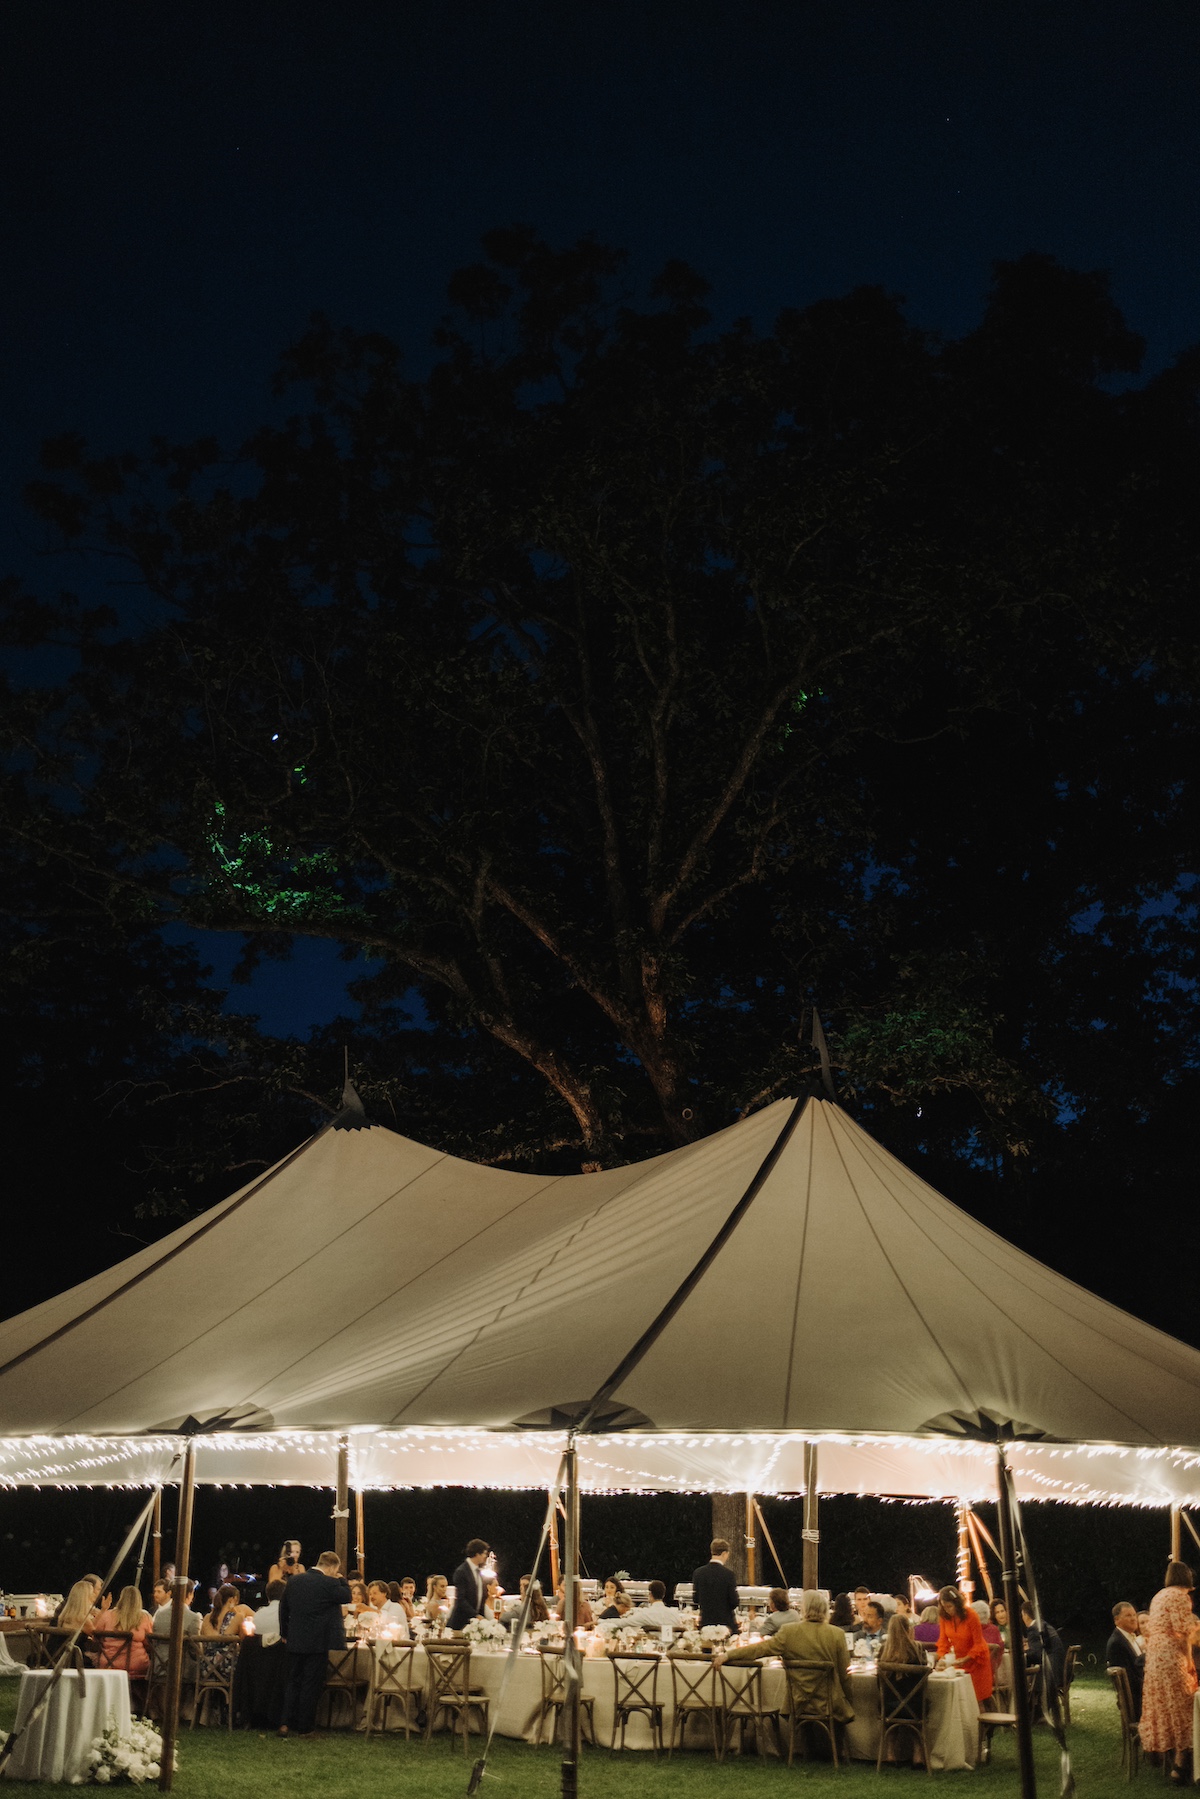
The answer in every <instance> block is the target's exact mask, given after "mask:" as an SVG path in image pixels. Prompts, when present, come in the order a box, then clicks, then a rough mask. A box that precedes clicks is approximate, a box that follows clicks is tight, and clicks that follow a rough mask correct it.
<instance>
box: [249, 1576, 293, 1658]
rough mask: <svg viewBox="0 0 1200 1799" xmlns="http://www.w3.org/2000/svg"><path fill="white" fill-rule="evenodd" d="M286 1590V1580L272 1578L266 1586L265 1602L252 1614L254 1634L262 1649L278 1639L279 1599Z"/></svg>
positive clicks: (267, 1647)
mask: <svg viewBox="0 0 1200 1799" xmlns="http://www.w3.org/2000/svg"><path fill="white" fill-rule="evenodd" d="M286 1592H287V1582H286V1581H283V1580H273V1581H271V1583H270V1585H269V1586H268V1587H267V1603H266V1604H265V1605H260V1606H259V1608H258V1610H257V1611H256V1612H255V1614H254V1634H255V1636H256V1637H257V1638H258V1640H259V1642H260V1643H261V1644H262V1646H263V1648H264V1649H269V1648H270V1647H271V1645H272V1643H277V1642H278V1641H279V1601H280V1600H281V1599H282V1598H283V1596H284V1594H285V1593H286Z"/></svg>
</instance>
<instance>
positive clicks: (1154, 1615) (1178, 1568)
mask: <svg viewBox="0 0 1200 1799" xmlns="http://www.w3.org/2000/svg"><path fill="white" fill-rule="evenodd" d="M1192 1584H1193V1583H1192V1571H1191V1569H1190V1568H1189V1567H1188V1566H1187V1565H1186V1563H1184V1562H1168V1563H1167V1576H1166V1581H1165V1583H1164V1585H1163V1589H1162V1591H1161V1593H1156V1594H1155V1595H1154V1598H1153V1599H1152V1600H1151V1601H1150V1631H1149V1636H1148V1638H1147V1642H1146V1676H1145V1684H1144V1685H1143V1688H1142V1722H1141V1735H1142V1748H1143V1749H1147V1750H1149V1751H1150V1752H1151V1753H1152V1754H1154V1755H1173V1756H1174V1758H1175V1765H1174V1767H1173V1768H1172V1769H1171V1780H1172V1781H1173V1782H1174V1784H1175V1785H1176V1786H1182V1785H1183V1781H1184V1772H1183V1767H1184V1761H1185V1759H1186V1757H1187V1754H1188V1751H1189V1750H1190V1749H1191V1746H1192V1695H1193V1694H1194V1693H1195V1691H1196V1669H1195V1666H1194V1665H1193V1662H1192V1644H1193V1643H1194V1642H1195V1641H1196V1636H1197V1633H1198V1632H1200V1620H1198V1619H1197V1618H1196V1616H1195V1614H1194V1613H1193V1611H1192Z"/></svg>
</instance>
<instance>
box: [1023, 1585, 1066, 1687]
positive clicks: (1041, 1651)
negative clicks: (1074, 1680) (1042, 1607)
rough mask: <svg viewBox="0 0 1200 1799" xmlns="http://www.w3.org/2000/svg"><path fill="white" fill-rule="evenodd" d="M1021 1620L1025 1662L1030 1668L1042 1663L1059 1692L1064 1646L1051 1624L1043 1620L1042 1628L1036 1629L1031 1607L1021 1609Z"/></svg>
mask: <svg viewBox="0 0 1200 1799" xmlns="http://www.w3.org/2000/svg"><path fill="white" fill-rule="evenodd" d="M1021 1620H1022V1622H1023V1624H1024V1626H1025V1660H1026V1661H1027V1662H1028V1663H1029V1666H1030V1667H1033V1666H1034V1664H1035V1663H1042V1662H1044V1663H1045V1665H1046V1670H1047V1672H1048V1674H1049V1676H1050V1678H1051V1680H1053V1682H1054V1684H1055V1686H1056V1687H1058V1688H1059V1689H1060V1690H1061V1688H1062V1681H1063V1671H1064V1669H1065V1668H1066V1665H1067V1649H1066V1644H1065V1643H1064V1642H1063V1640H1062V1638H1061V1637H1060V1636H1059V1634H1058V1632H1057V1631H1056V1630H1055V1628H1054V1626H1053V1624H1048V1623H1047V1622H1046V1620H1045V1618H1043V1619H1042V1628H1041V1629H1040V1630H1039V1629H1038V1627H1037V1625H1036V1624H1035V1623H1034V1618H1033V1607H1032V1606H1031V1605H1023V1606H1022V1607H1021Z"/></svg>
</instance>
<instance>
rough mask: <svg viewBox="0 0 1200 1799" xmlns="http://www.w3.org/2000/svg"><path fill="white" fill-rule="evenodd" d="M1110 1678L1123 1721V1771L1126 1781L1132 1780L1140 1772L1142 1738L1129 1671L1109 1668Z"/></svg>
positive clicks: (1118, 1713) (1118, 1710) (1119, 1714)
mask: <svg viewBox="0 0 1200 1799" xmlns="http://www.w3.org/2000/svg"><path fill="white" fill-rule="evenodd" d="M1108 1678H1109V1679H1110V1680H1111V1681H1112V1684H1113V1691H1114V1692H1115V1693H1116V1696H1117V1716H1118V1717H1119V1718H1120V1720H1121V1769H1122V1772H1123V1773H1124V1775H1125V1778H1126V1780H1132V1779H1133V1777H1134V1775H1135V1774H1136V1773H1137V1771H1138V1762H1139V1760H1140V1758H1141V1753H1142V1738H1141V1733H1140V1731H1139V1730H1138V1723H1137V1718H1136V1716H1135V1710H1136V1708H1135V1706H1134V1703H1133V1688H1132V1687H1131V1686H1130V1684H1129V1671H1128V1669H1126V1668H1109V1670H1108Z"/></svg>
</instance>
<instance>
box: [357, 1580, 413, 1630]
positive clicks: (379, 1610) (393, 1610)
mask: <svg viewBox="0 0 1200 1799" xmlns="http://www.w3.org/2000/svg"><path fill="white" fill-rule="evenodd" d="M353 1584H354V1583H353V1582H351V1585H352V1586H353ZM394 1584H395V1583H394V1582H388V1581H386V1580H373V1581H371V1582H370V1584H369V1586H368V1587H367V1598H368V1599H369V1600H370V1602H371V1610H372V1611H373V1612H374V1613H375V1616H376V1617H377V1618H378V1619H379V1622H380V1624H381V1626H382V1627H383V1628H384V1629H385V1630H386V1631H388V1633H389V1634H390V1635H392V1636H395V1637H407V1636H409V1634H410V1632H409V1628H408V1613H407V1612H406V1611H405V1609H404V1607H403V1606H402V1605H401V1604H400V1601H399V1600H398V1599H392V1598H391V1597H390V1594H391V1590H392V1586H393V1585H394Z"/></svg>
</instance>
